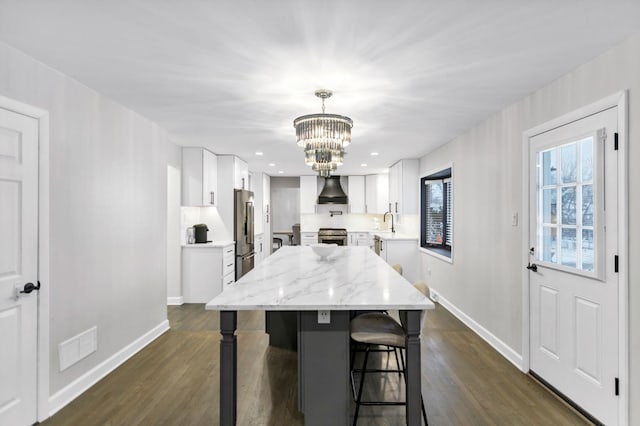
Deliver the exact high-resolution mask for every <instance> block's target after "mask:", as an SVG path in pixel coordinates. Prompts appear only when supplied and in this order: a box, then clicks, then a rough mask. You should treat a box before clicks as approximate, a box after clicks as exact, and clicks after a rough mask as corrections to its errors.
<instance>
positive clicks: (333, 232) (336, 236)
mask: <svg viewBox="0 0 640 426" xmlns="http://www.w3.org/2000/svg"><path fill="white" fill-rule="evenodd" d="M318 242H319V243H325V244H337V245H339V246H346V245H347V230H346V229H344V228H320V229H318Z"/></svg>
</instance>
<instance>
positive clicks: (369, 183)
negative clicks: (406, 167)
mask: <svg viewBox="0 0 640 426" xmlns="http://www.w3.org/2000/svg"><path fill="white" fill-rule="evenodd" d="M349 190H351V189H349ZM365 194H366V200H365V204H366V206H365V207H366V213H369V214H383V213H386V212H387V211H388V210H389V175H387V174H379V175H368V176H366V185H365Z"/></svg>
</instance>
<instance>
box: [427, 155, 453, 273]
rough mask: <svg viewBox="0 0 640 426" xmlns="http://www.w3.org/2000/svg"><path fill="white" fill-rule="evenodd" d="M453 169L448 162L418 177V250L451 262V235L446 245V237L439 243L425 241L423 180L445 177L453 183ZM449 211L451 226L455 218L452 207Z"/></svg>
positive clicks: (444, 195)
mask: <svg viewBox="0 0 640 426" xmlns="http://www.w3.org/2000/svg"><path fill="white" fill-rule="evenodd" d="M453 169H454V167H453V163H450V164H448V165H446V166H443V167H439V168H437V169H433V170H432V171H431V172H429V173H425V174H424V175H422V176H421V178H420V247H419V250H420V251H421V252H422V253H426V254H428V255H431V256H433V257H435V258H438V259H441V260H443V261H445V262H449V263H453V251H454V244H453V240H454V237H453V236H452V238H451V246H448V245H447V244H446V242H445V241H446V237H445V238H444V239H443V240H444V241H443V243H442V244H441V245H433V244H429V243H427V242H426V241H425V240H426V238H425V221H426V189H425V188H426V184H425V182H426V181H430V180H434V181H435V180H441V181H444V180H446V179H450V181H451V183H452V184H453V175H454V170H453ZM447 171H448V175H447V174H446V173H447ZM443 173H445V174H443ZM453 191H454V188H452V192H451V201H452V204H454V201H453V200H454V199H455V194H454V193H453ZM443 197H444V198H445V199H446V193H444V194H443ZM445 202H446V201H445ZM450 213H451V214H450V217H451V225H452V228H453V223H454V220H455V219H454V211H453V209H451V212H450ZM446 217H447V211H445V212H444V218H445V219H446ZM444 226H445V227H446V222H445V223H444Z"/></svg>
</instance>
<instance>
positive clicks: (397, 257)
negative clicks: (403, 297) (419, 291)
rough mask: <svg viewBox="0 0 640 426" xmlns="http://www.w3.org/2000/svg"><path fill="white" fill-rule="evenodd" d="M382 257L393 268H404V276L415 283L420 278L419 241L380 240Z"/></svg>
mask: <svg viewBox="0 0 640 426" xmlns="http://www.w3.org/2000/svg"><path fill="white" fill-rule="evenodd" d="M380 243H381V245H380V257H382V258H383V259H384V260H386V261H387V263H388V264H389V265H391V266H393V265H395V264H399V265H401V266H402V276H403V277H405V278H406V279H407V281H409V282H410V283H414V282H415V281H416V280H417V279H418V276H419V271H420V269H419V266H418V262H419V261H420V258H419V256H418V240H393V239H382V240H380Z"/></svg>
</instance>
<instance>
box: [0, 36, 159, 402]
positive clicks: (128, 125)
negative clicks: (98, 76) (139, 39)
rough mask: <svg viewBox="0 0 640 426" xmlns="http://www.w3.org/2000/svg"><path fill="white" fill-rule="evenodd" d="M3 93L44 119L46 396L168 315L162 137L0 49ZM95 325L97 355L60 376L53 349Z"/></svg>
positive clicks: (151, 125)
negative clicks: (46, 185) (46, 168)
mask: <svg viewBox="0 0 640 426" xmlns="http://www.w3.org/2000/svg"><path fill="white" fill-rule="evenodd" d="M0 95H2V96H6V97H9V98H12V99H15V100H18V101H20V102H23V103H26V104H30V105H33V106H36V107H39V108H42V109H44V110H47V111H49V113H50V162H51V164H50V183H49V185H50V196H51V203H50V218H49V219H50V226H51V242H50V247H49V249H50V253H51V276H50V282H43V283H42V284H43V285H45V286H49V288H50V297H51V298H50V354H51V355H50V362H51V372H50V376H51V377H50V392H51V394H53V393H55V392H56V391H58V390H60V389H61V388H63V387H64V386H65V385H68V384H69V383H71V382H72V381H73V380H74V379H77V378H78V377H80V376H81V375H83V374H84V373H86V372H87V371H88V370H90V369H92V368H93V367H95V366H96V365H98V364H99V363H100V362H102V361H104V360H105V359H107V358H109V357H111V356H112V355H113V354H114V353H116V352H117V351H119V350H120V349H122V348H123V347H125V346H126V345H128V344H130V343H131V342H133V341H134V340H135V339H137V338H138V337H140V336H142V335H143V334H144V333H146V332H148V331H149V330H151V329H152V328H154V327H156V326H158V325H159V324H161V323H162V322H163V321H164V320H166V318H167V313H166V300H167V299H166V295H167V284H166V267H165V264H166V256H167V250H166V247H167V246H166V229H167V227H166V212H167V159H166V156H167V153H166V150H167V147H168V142H167V138H166V134H165V132H164V131H163V130H162V129H161V128H159V127H158V126H157V125H155V124H154V123H152V122H151V121H149V120H147V119H145V118H143V117H141V116H140V115H138V114H136V113H134V112H132V111H130V110H128V109H125V108H123V107H122V106H120V105H118V104H116V103H114V102H112V101H110V100H108V99H106V98H105V97H103V96H101V95H100V94H99V93H97V92H95V91H93V90H91V89H89V88H87V87H86V86H83V85H82V84H79V83H78V82H76V81H74V80H72V79H71V78H69V77H66V76H64V75H62V74H60V73H58V72H56V71H54V70H52V69H50V68H48V67H47V66H45V65H43V64H41V63H39V62H37V61H35V60H33V59H31V58H29V57H27V56H26V55H24V54H22V53H21V52H19V51H17V50H15V49H13V48H11V47H9V46H7V45H5V44H2V43H0ZM92 326H97V328H98V350H97V352H96V353H94V354H92V355H90V356H89V357H87V358H85V359H84V360H82V361H80V362H79V363H77V364H75V365H73V366H72V367H70V368H68V369H67V370H65V371H64V372H62V373H60V372H59V371H58V351H57V347H58V344H59V343H60V342H62V341H64V340H66V339H68V338H70V337H72V336H74V335H76V334H78V333H80V332H82V331H84V330H87V329H88V328H90V327H92Z"/></svg>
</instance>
